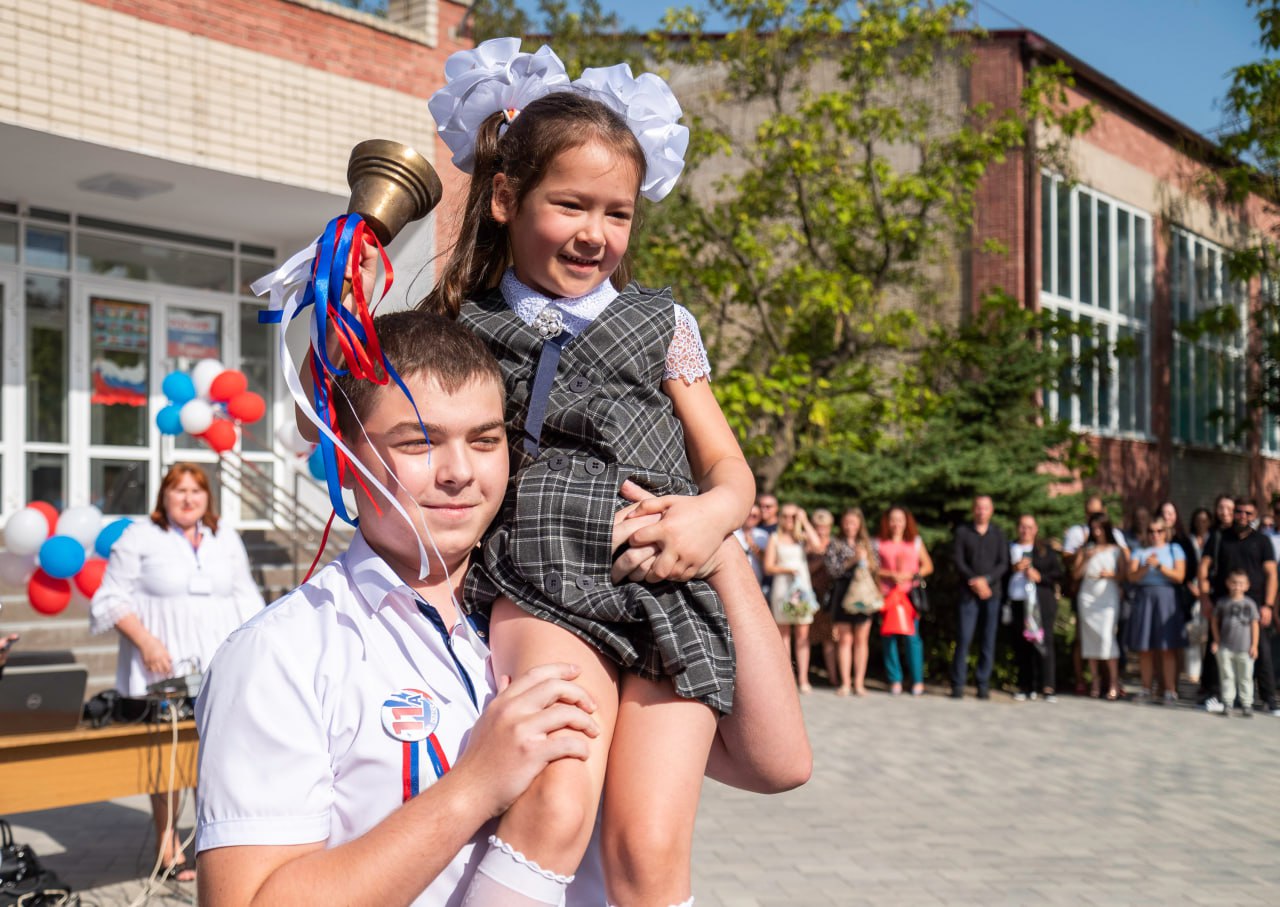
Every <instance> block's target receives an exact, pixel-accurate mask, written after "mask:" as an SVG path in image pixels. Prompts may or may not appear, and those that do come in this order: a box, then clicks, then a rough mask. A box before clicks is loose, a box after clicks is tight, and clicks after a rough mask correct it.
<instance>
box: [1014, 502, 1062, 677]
mask: <svg viewBox="0 0 1280 907" xmlns="http://www.w3.org/2000/svg"><path fill="white" fill-rule="evenodd" d="M1039 531H1040V527H1039V525H1038V524H1037V523H1036V518H1035V517H1033V516H1032V515H1031V514H1029V513H1024V514H1023V515H1022V516H1021V517H1019V518H1018V540H1017V541H1015V542H1011V543H1010V545H1009V548H1010V551H1009V563H1010V565H1011V569H1010V574H1009V594H1008V599H1009V601H1011V602H1012V603H1013V604H1014V608H1015V621H1014V629H1015V631H1016V632H1015V634H1014V645H1015V648H1016V650H1017V653H1018V692H1017V693H1015V694H1014V697H1013V698H1014V699H1016V700H1018V701H1019V702H1022V701H1025V700H1027V699H1035V698H1036V696H1037V695H1039V694H1041V693H1043V694H1044V699H1045V702H1056V701H1057V697H1056V695H1055V682H1056V681H1055V674H1056V669H1057V665H1056V664H1055V661H1054V654H1055V653H1054V647H1053V625H1054V623H1056V622H1057V619H1058V583H1060V582H1061V581H1062V576H1063V570H1062V556H1061V555H1060V554H1059V553H1058V552H1057V551H1054V550H1053V549H1052V548H1050V547H1049V545H1048V544H1046V543H1045V542H1043V541H1041V539H1040V538H1039V535H1038V533H1039Z"/></svg>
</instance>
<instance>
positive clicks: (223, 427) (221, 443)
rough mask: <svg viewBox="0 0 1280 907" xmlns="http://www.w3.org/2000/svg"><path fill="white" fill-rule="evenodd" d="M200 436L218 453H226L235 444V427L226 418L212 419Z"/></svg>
mask: <svg viewBox="0 0 1280 907" xmlns="http://www.w3.org/2000/svg"><path fill="white" fill-rule="evenodd" d="M200 437H202V438H204V440H205V443H207V444H208V445H209V446H210V447H212V448H213V449H214V450H216V451H217V452H218V453H226V452H227V451H228V450H230V449H231V448H233V447H235V446H236V427H235V425H233V424H232V423H231V422H230V421H228V420H226V419H214V420H213V424H212V425H210V426H209V427H208V428H207V429H206V430H205V433H204V434H202V435H201V436H200Z"/></svg>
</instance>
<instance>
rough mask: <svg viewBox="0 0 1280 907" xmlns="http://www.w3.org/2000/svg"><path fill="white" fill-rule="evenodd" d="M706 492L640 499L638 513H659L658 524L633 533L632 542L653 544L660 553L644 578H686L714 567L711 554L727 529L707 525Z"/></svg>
mask: <svg viewBox="0 0 1280 907" xmlns="http://www.w3.org/2000/svg"><path fill="white" fill-rule="evenodd" d="M702 497H703V495H698V496H697V497H690V496H688V495H666V496H664V497H660V498H652V499H650V500H647V501H643V502H641V503H640V504H639V505H638V507H637V508H636V511H635V513H636V514H637V515H638V516H641V515H652V514H655V513H657V514H660V515H661V517H662V518H661V519H660V520H659V521H658V523H657V524H656V525H652V526H646V527H644V528H642V529H640V530H637V531H636V532H635V533H633V534H632V536H631V543H632V544H633V545H640V546H653V547H655V548H657V549H658V557H657V559H656V560H655V561H654V563H653V564H652V566H651V567H650V569H649V571H648V572H647V573H646V574H645V576H644V582H648V583H656V582H662V581H663V580H670V581H673V582H686V581H687V580H690V579H693V578H694V577H695V576H703V575H706V573H707V572H710V570H712V569H714V564H713V563H712V558H713V557H714V555H715V554H716V552H717V551H718V550H719V549H720V543H721V542H723V541H724V539H725V535H726V534H725V533H719V532H718V531H717V530H716V529H714V528H712V527H710V526H708V524H707V516H706V511H705V509H704V508H703V507H702V506H701V505H700V504H699V501H700V499H701V498H702Z"/></svg>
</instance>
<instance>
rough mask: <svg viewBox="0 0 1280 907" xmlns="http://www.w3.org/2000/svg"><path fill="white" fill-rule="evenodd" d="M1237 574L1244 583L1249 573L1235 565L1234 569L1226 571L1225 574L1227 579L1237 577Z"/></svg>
mask: <svg viewBox="0 0 1280 907" xmlns="http://www.w3.org/2000/svg"><path fill="white" fill-rule="evenodd" d="M1237 576H1238V577H1240V578H1241V579H1242V580H1244V581H1245V582H1246V583H1247V582H1248V581H1249V574H1247V573H1245V572H1244V571H1243V570H1241V569H1240V568H1239V567H1237V568H1236V569H1234V570H1229V571H1227V576H1226V578H1227V579H1233V578H1234V577H1237Z"/></svg>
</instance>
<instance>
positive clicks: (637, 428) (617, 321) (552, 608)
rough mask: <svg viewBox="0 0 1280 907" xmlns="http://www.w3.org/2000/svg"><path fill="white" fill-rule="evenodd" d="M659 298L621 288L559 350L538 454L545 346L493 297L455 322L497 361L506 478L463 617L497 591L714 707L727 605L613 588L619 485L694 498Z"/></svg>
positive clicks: (724, 655) (727, 677)
mask: <svg viewBox="0 0 1280 907" xmlns="http://www.w3.org/2000/svg"><path fill="white" fill-rule="evenodd" d="M673 306H674V304H673V302H672V300H671V297H670V295H668V294H667V293H665V292H663V293H653V292H649V291H644V290H641V289H639V288H638V287H635V286H634V285H632V286H631V287H628V288H627V290H625V291H624V292H623V293H622V294H621V295H620V296H619V297H618V298H617V299H615V300H614V301H613V302H612V303H610V304H609V307H608V308H607V309H606V310H605V311H604V313H603V314H601V316H600V317H599V318H597V319H596V320H595V321H594V322H593V323H592V324H591V326H590V327H589V328H587V330H586V331H584V332H583V333H582V334H581V335H579V336H578V337H575V338H573V339H572V340H571V341H569V342H568V343H567V344H566V345H565V347H564V350H563V352H562V354H561V357H560V362H559V365H558V368H557V371H556V380H555V385H554V387H553V388H552V391H551V395H550V398H549V400H548V403H547V412H546V418H545V421H544V423H543V430H542V434H541V438H540V442H541V443H540V449H539V452H538V455H537V456H536V457H531V456H529V455H528V454H526V453H525V451H524V448H523V445H522V443H521V442H522V438H523V427H524V421H525V415H526V413H527V412H528V408H529V397H530V392H531V391H530V388H531V385H532V380H533V372H534V369H535V367H536V364H537V361H538V356H539V353H540V350H541V347H542V343H543V341H542V339H541V338H540V337H539V336H538V335H537V333H536V332H535V331H534V330H533V329H532V328H530V327H528V326H527V325H525V324H524V322H523V321H521V320H520V318H519V317H518V316H516V315H515V314H514V313H512V312H511V311H510V309H509V308H508V307H507V305H506V303H505V302H504V301H503V299H502V296H501V294H499V293H497V292H494V293H493V294H492V295H490V296H489V297H488V298H486V299H484V300H480V301H477V302H473V303H468V304H467V305H466V306H464V308H463V311H462V315H461V319H462V321H463V322H464V323H465V324H467V325H468V326H469V327H471V328H472V329H473V330H475V331H476V332H477V333H478V334H479V335H480V336H481V337H482V338H484V339H485V341H486V342H487V343H488V345H489V347H490V349H491V350H492V351H493V352H494V354H495V355H496V356H497V358H498V361H499V363H500V364H501V366H502V371H503V377H504V381H505V384H506V392H507V409H506V411H507V422H508V425H507V429H508V434H509V439H510V442H511V449H512V479H511V483H510V485H509V487H508V491H507V496H506V499H505V501H504V503H503V508H502V515H501V518H500V519H499V520H498V521H497V523H495V526H494V528H493V529H492V530H491V531H490V532H489V533H488V534H487V535H486V537H485V539H484V542H483V544H482V546H481V552H480V557H478V558H476V562H475V564H474V565H473V567H472V569H471V571H470V572H469V573H468V575H467V581H466V587H465V601H466V607H467V608H468V609H476V608H480V609H485V608H487V607H488V606H489V605H490V604H491V603H492V601H493V600H494V599H495V598H496V597H497V596H499V595H505V596H507V597H508V598H510V599H511V600H512V601H513V602H515V603H516V604H517V605H518V606H520V607H521V608H523V609H524V610H525V611H527V612H528V613H530V614H532V615H534V616H535V617H538V618H541V619H543V620H547V621H550V622H552V623H554V624H556V625H558V626H561V627H564V628H565V629H567V630H569V631H570V632H572V633H574V634H576V635H577V636H579V637H580V638H582V639H583V640H585V641H586V642H588V643H589V644H591V645H592V646H594V647H595V648H597V649H598V650H599V651H600V652H602V653H603V654H604V655H605V656H606V657H608V658H610V659H611V660H613V661H614V662H616V663H617V664H618V665H620V666H621V667H622V668H625V669H627V670H629V671H633V672H635V673H636V674H639V675H640V676H642V677H646V678H649V679H652V680H658V679H661V678H670V679H671V681H672V682H673V684H674V686H675V690H676V692H677V693H678V694H679V695H680V696H683V697H685V698H688V699H696V700H698V701H700V702H703V703H705V704H706V705H708V706H710V707H711V708H713V709H716V710H717V711H719V712H722V713H728V712H729V711H730V710H731V708H732V705H733V676H734V653H733V641H732V639H731V637H730V634H729V625H728V621H727V619H726V618H725V614H724V608H723V605H722V603H721V602H720V600H719V598H718V597H717V596H716V594H715V593H714V592H713V591H712V590H711V588H710V586H708V585H707V584H706V583H705V582H703V581H701V580H694V581H690V582H686V583H656V584H651V583H633V582H626V583H622V584H620V585H614V584H613V583H612V582H611V581H610V578H609V571H610V568H611V567H612V563H613V555H614V552H613V550H612V534H613V516H614V513H615V512H616V511H617V509H618V508H619V507H621V506H624V505H625V504H626V503H627V502H626V501H625V500H623V499H622V498H621V497H620V496H619V494H618V491H619V488H620V487H621V485H622V483H623V482H624V481H626V480H628V479H630V480H632V481H634V482H636V483H637V484H639V485H640V486H642V487H643V488H645V489H647V490H648V491H650V492H652V493H653V494H655V495H666V494H686V495H692V494H697V491H698V489H697V486H696V485H695V484H694V482H693V480H692V478H691V476H690V471H689V465H688V461H687V459H686V456H685V445H684V434H683V431H682V430H681V427H680V423H679V420H678V419H676V417H675V414H674V412H673V411H672V407H671V401H670V399H669V398H668V397H667V396H666V395H665V394H664V393H662V390H661V384H662V379H663V371H664V366H665V362H666V352H667V347H668V346H669V344H670V340H671V336H672V333H673V332H674V330H675V316H674V307H673Z"/></svg>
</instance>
